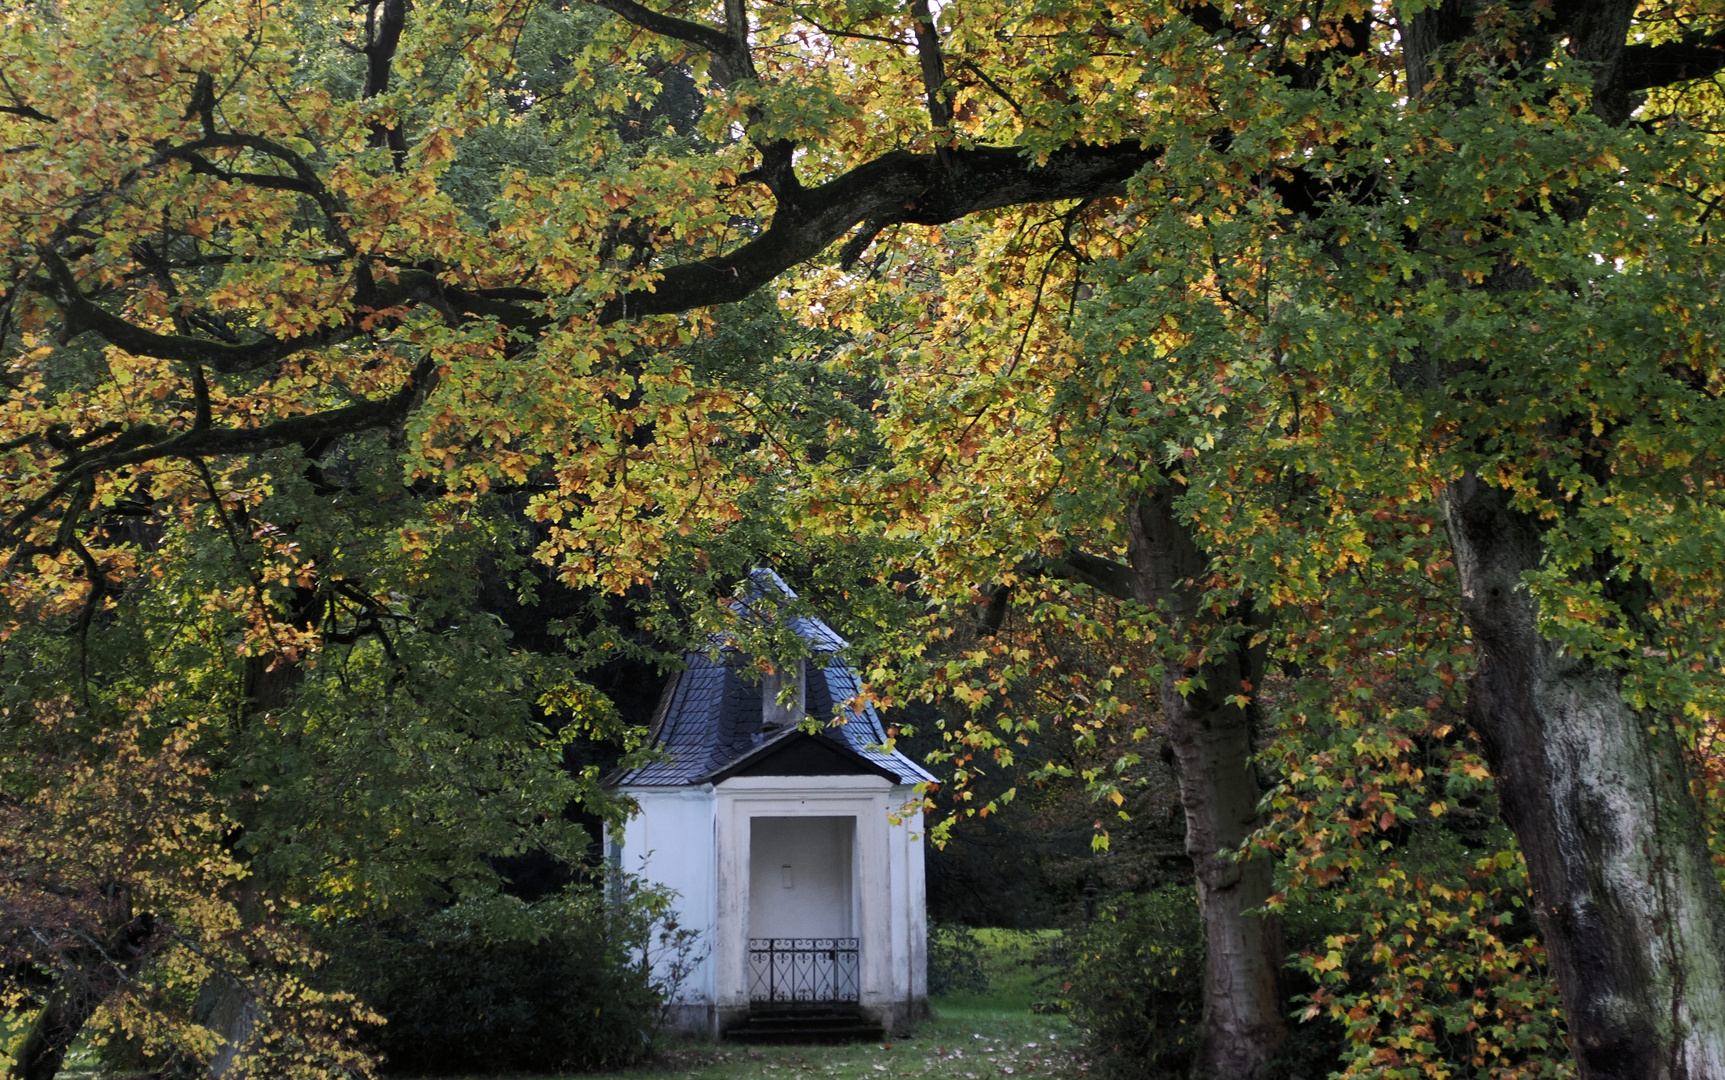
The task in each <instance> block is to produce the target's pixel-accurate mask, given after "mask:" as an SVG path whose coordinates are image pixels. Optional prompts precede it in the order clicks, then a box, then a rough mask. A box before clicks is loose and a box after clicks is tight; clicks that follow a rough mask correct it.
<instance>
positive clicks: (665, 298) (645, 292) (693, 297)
mask: <svg viewBox="0 0 1725 1080" xmlns="http://www.w3.org/2000/svg"><path fill="white" fill-rule="evenodd" d="M1156 153H1157V152H1156V150H1154V149H1153V148H1150V147H1146V146H1143V145H1141V144H1139V143H1119V144H1115V145H1113V146H1071V147H1066V148H1064V149H1061V150H1057V151H1055V152H1054V153H1052V154H1050V155H1049V156H1048V159H1047V161H1046V162H1045V163H1043V164H1040V165H1038V164H1036V163H1035V161H1034V160H1032V159H1031V158H1030V157H1029V156H1027V155H1026V154H1025V153H1023V152H1022V151H1019V150H1016V149H1013V148H1010V147H994V146H980V147H971V148H954V149H952V150H951V152H950V154H949V155H947V157H948V159H949V164H946V165H945V166H944V167H943V165H942V163H941V162H940V160H939V158H938V157H937V155H934V154H916V153H912V152H910V151H908V150H895V151H892V152H890V153H887V154H884V155H882V156H881V157H879V158H876V159H875V160H873V161H870V162H867V163H866V164H863V165H859V166H857V167H856V168H855V169H852V170H851V171H850V172H847V173H845V174H844V175H842V176H838V177H835V178H834V179H832V180H829V181H828V182H827V183H825V184H822V185H820V186H819V187H814V188H806V189H801V190H799V191H797V192H795V193H794V194H791V195H789V196H788V197H781V199H780V200H779V209H778V213H777V214H775V215H774V217H773V221H772V224H771V225H770V226H769V227H768V228H767V230H766V232H764V233H762V234H761V235H760V236H758V237H756V238H755V239H754V240H751V241H750V242H749V243H747V244H744V245H743V246H742V247H739V248H737V249H736V250H734V251H731V252H729V253H728V254H725V255H721V256H716V257H714V258H711V259H703V260H701V261H699V262H693V263H683V264H681V265H678V266H672V267H668V268H667V269H666V270H665V271H664V273H663V275H662V276H661V278H660V280H659V282H658V283H657V285H655V286H653V287H651V288H648V289H642V290H637V291H635V292H630V293H626V294H624V295H622V296H618V297H614V298H613V299H611V300H610V301H609V302H607V303H606V304H605V305H604V307H603V308H602V309H601V310H600V316H599V318H600V321H601V322H604V323H610V322H615V321H617V320H619V319H625V318H638V317H642V316H647V315H666V314H674V313H676V312H681V311H688V310H690V309H692V308H697V307H707V306H710V305H714V304H728V303H733V302H735V301H737V300H741V299H743V298H744V297H746V296H748V295H749V294H750V293H752V292H754V291H755V290H756V289H758V288H760V287H761V286H763V285H765V284H766V283H767V282H769V281H771V280H773V278H775V277H777V276H778V275H779V274H780V273H782V272H784V271H785V270H788V269H790V268H791V267H793V266H796V265H797V264H799V263H802V262H805V261H807V260H809V259H812V258H814V257H815V256H817V255H819V254H820V253H821V252H823V251H825V250H826V249H827V247H829V246H830V245H832V244H834V243H836V242H837V241H839V240H840V239H841V238H843V237H844V236H845V235H846V234H847V233H849V232H850V231H851V230H852V229H854V228H856V227H857V226H859V225H861V224H863V223H864V222H869V223H871V224H878V225H879V226H880V227H882V228H884V227H886V226H888V225H893V224H900V223H902V224H910V225H944V224H946V223H948V222H952V221H957V220H958V219H960V218H963V217H966V216H968V215H971V214H977V213H982V212H984V211H988V210H998V209H1001V208H1003V207H1008V206H1018V205H1022V204H1025V203H1042V202H1061V201H1064V200H1067V199H1090V198H1100V197H1103V196H1107V195H1119V194H1122V193H1124V191H1125V189H1126V182H1127V181H1128V180H1130V179H1131V178H1132V177H1133V175H1135V174H1136V173H1137V172H1138V170H1139V169H1141V168H1143V167H1144V166H1145V165H1147V164H1148V163H1150V162H1151V161H1153V160H1154V159H1155V157H1156Z"/></svg>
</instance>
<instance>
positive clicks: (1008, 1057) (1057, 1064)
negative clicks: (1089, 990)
mask: <svg viewBox="0 0 1725 1080" xmlns="http://www.w3.org/2000/svg"><path fill="white" fill-rule="evenodd" d="M1051 933H1053V932H1052V931H1046V932H1024V931H1015V930H980V931H978V932H977V937H978V939H979V940H980V941H981V943H982V945H983V955H982V966H983V970H984V971H985V972H987V974H988V982H989V990H988V992H987V993H982V994H953V995H951V996H948V997H943V998H936V999H935V1000H934V1001H933V1002H932V1003H931V1005H932V1008H933V1011H934V1019H932V1020H928V1021H924V1022H923V1023H921V1024H918V1025H917V1027H916V1030H915V1031H914V1032H912V1033H911V1035H910V1037H908V1038H902V1039H893V1040H891V1041H889V1042H885V1043H853V1044H850V1045H846V1046H757V1045H741V1044H731V1043H719V1044H718V1045H713V1044H711V1043H704V1044H703V1043H680V1044H679V1043H673V1044H668V1045H666V1046H665V1047H664V1048H663V1049H662V1050H661V1051H660V1053H659V1054H658V1056H657V1057H656V1058H655V1059H654V1060H653V1061H651V1062H648V1063H647V1064H645V1065H642V1066H640V1067H638V1068H635V1069H630V1070H626V1071H622V1072H612V1073H594V1074H589V1077H590V1080H652V1078H655V1077H660V1078H665V1080H670V1078H672V1077H680V1078H689V1080H754V1078H760V1077H767V1078H783V1080H790V1078H792V1077H796V1078H808V1080H882V1078H885V1077H892V1076H903V1077H929V1078H931V1080H999V1078H1002V1077H1040V1078H1048V1080H1077V1078H1079V1077H1082V1076H1084V1075H1086V1073H1087V1071H1088V1065H1087V1062H1086V1061H1085V1058H1084V1054H1083V1047H1082V1038H1081V1033H1080V1032H1078V1031H1076V1030H1074V1029H1073V1027H1072V1025H1071V1024H1070V1023H1069V1022H1068V1021H1067V1019H1066V1018H1065V1017H1064V1016H1040V1015H1037V1014H1035V1013H1032V1012H1031V1011H1030V1007H1031V1004H1032V1003H1033V1002H1036V1001H1041V1000H1044V999H1046V998H1048V997H1051V996H1053V988H1052V987H1051V986H1050V985H1049V983H1050V978H1049V975H1050V973H1049V972H1048V971H1047V969H1046V968H1043V967H1042V966H1041V965H1039V964H1037V963H1036V955H1037V952H1038V950H1039V949H1041V948H1042V947H1043V946H1045V945H1046V944H1047V943H1048V937H1049V935H1050V934H1051Z"/></svg>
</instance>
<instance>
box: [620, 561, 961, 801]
mask: <svg viewBox="0 0 1725 1080" xmlns="http://www.w3.org/2000/svg"><path fill="white" fill-rule="evenodd" d="M749 576H750V578H751V579H752V583H751V589H750V592H749V595H748V596H746V597H744V598H743V599H742V600H740V601H738V604H737V606H738V607H740V608H741V609H742V610H743V611H744V612H745V613H752V611H753V610H754V607H756V606H758V605H751V600H755V599H757V598H759V597H760V596H762V595H763V593H772V592H777V593H779V594H780V595H782V596H783V597H784V598H785V599H787V600H795V599H796V593H794V592H792V591H791V588H790V586H789V585H786V584H785V583H784V581H783V580H782V579H781V578H780V577H779V576H778V575H777V574H775V573H773V572H772V571H771V570H764V569H761V570H755V571H753V572H752V573H751V574H750V575H749ZM787 623H788V625H789V626H790V628H791V629H792V630H793V631H794V632H795V633H796V635H797V636H798V637H799V638H801V639H802V640H803V641H804V642H806V643H807V644H808V646H809V648H810V650H811V651H812V652H813V653H814V655H813V656H811V657H810V658H809V659H808V661H807V665H806V677H807V681H806V686H807V696H806V701H807V704H808V710H809V715H811V716H813V717H815V718H816V719H818V720H823V721H828V722H830V721H832V720H833V719H834V718H835V717H836V716H838V714H839V712H840V706H841V705H843V704H844V703H845V702H846V701H848V700H850V699H851V698H854V697H856V696H857V695H858V694H859V693H860V692H861V690H862V685H861V683H860V681H859V680H858V679H857V676H856V673H855V672H853V671H852V670H851V669H850V668H848V667H846V666H845V664H844V663H843V662H842V661H841V660H840V659H839V658H838V656H837V655H835V654H836V653H838V652H839V651H840V650H842V649H844V648H846V647H847V646H848V645H849V644H850V643H849V642H847V641H845V639H844V638H842V637H840V636H839V635H838V634H836V633H834V632H833V629H832V627H830V626H828V625H827V624H826V623H824V622H822V621H821V620H819V619H816V618H813V617H810V616H795V617H793V618H791V619H789V620H787ZM683 660H684V665H685V666H684V668H683V670H682V671H680V672H678V673H677V674H676V675H674V676H672V677H671V681H670V683H669V684H668V685H666V687H665V691H664V694H663V695H662V696H661V697H660V699H659V707H658V710H657V711H656V712H655V714H654V717H653V726H652V730H651V732H650V733H649V740H650V742H651V744H652V746H653V747H654V748H655V749H659V750H662V751H664V752H665V755H666V758H667V760H665V761H656V762H653V763H652V764H650V765H645V766H643V767H641V768H639V769H631V770H627V771H620V772H617V773H613V774H612V775H611V776H609V777H607V778H606V782H607V783H609V784H614V785H628V786H631V787H681V786H684V785H688V784H695V783H700V782H702V781H703V780H704V779H705V778H707V777H709V776H711V775H712V774H714V773H717V772H719V771H721V770H723V769H724V768H725V767H726V766H727V765H730V764H731V763H733V762H735V761H737V760H738V759H740V758H742V757H744V756H745V755H747V754H749V753H751V752H752V751H753V750H754V749H755V748H756V747H757V746H759V745H760V744H761V741H762V735H761V704H762V703H761V684H760V682H759V681H758V680H757V679H753V678H752V677H749V676H747V675H746V674H745V673H746V672H747V671H748V669H749V668H750V667H751V666H752V665H750V664H749V662H748V659H747V657H745V656H743V655H742V654H741V653H740V652H738V651H737V650H736V649H734V648H724V649H721V650H720V651H719V652H718V654H717V656H716V658H715V657H714V656H711V655H708V654H707V653H700V652H691V653H688V654H687V655H685V656H684V658H683ZM823 665H824V666H823ZM842 720H843V722H842V723H837V724H830V726H828V727H826V728H824V729H823V730H822V732H821V735H822V737H824V738H829V739H833V740H834V741H836V742H839V743H840V744H842V745H845V746H848V747H849V748H850V749H852V750H854V751H855V752H857V753H858V754H860V755H862V756H863V757H864V758H866V759H867V760H869V761H872V762H874V763H876V764H877V765H880V766H882V767H884V768H886V769H887V770H888V771H890V772H892V773H894V774H895V775H897V776H898V777H899V782H900V783H904V784H914V783H918V782H920V781H925V780H927V781H932V780H934V776H933V774H931V773H930V772H929V771H928V770H926V769H924V768H923V767H922V766H920V765H918V764H917V763H916V762H914V761H912V760H911V759H910V758H908V757H906V756H905V755H903V754H901V753H899V752H898V751H896V750H884V749H880V748H879V746H880V744H882V743H884V742H885V741H886V732H885V730H883V729H882V727H881V722H880V717H879V716H878V715H877V714H876V713H875V711H874V707H873V706H872V705H868V704H866V703H864V704H863V705H862V707H861V708H860V709H859V708H856V707H854V706H853V707H851V708H848V709H844V710H843V717H842Z"/></svg>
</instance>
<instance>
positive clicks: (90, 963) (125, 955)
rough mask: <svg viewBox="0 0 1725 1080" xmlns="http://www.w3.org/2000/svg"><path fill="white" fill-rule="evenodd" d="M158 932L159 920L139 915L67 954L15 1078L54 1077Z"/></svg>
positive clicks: (16, 1062) (16, 1064)
mask: <svg viewBox="0 0 1725 1080" xmlns="http://www.w3.org/2000/svg"><path fill="white" fill-rule="evenodd" d="M155 930H156V924H155V920H154V919H152V918H151V917H150V916H148V915H143V916H139V917H137V918H134V919H132V920H131V921H129V922H127V923H126V924H125V925H123V926H120V927H119V928H117V929H116V930H114V932H113V933H112V934H110V935H109V936H108V938H107V940H106V941H104V942H102V943H101V944H100V945H99V946H98V945H95V944H92V945H91V946H89V947H79V948H76V949H70V950H67V952H66V953H64V954H63V956H62V962H61V963H60V964H59V965H58V967H59V970H58V972H57V975H56V979H55V986H54V989H53V991H52V992H51V993H50V994H49V995H48V1000H47V1002H46V1003H45V1004H44V1005H43V1007H42V1011H41V1012H40V1013H38V1014H37V1016H36V1019H35V1022H34V1023H32V1024H31V1025H30V1030H29V1031H27V1032H25V1034H24V1039H23V1043H22V1045H21V1046H19V1048H18V1054H17V1057H16V1058H15V1059H14V1062H13V1066H12V1076H13V1077H14V1078H15V1080H54V1077H55V1076H56V1075H58V1074H59V1072H60V1068H61V1066H63V1065H64V1064H65V1063H66V1051H67V1050H69V1049H71V1047H72V1043H73V1042H75V1041H77V1038H78V1035H79V1033H80V1032H82V1031H83V1030H84V1025H85V1024H86V1023H88V1022H89V1019H90V1017H92V1016H94V1015H95V1014H96V1010H97V1009H98V1008H100V1007H101V1004H102V1002H104V1001H106V1000H107V999H108V998H109V997H110V996H112V995H113V993H114V991H115V990H117V989H119V987H120V985H121V983H123V982H125V981H126V980H127V979H129V978H131V976H132V973H133V971H134V969H135V968H136V967H137V966H138V964H139V963H141V962H142V961H143V960H144V958H145V957H146V956H147V955H148V954H149V951H150V947H151V945H152V944H154V942H155V940H156V939H155V937H154V934H155Z"/></svg>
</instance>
